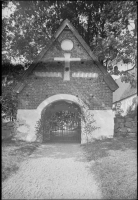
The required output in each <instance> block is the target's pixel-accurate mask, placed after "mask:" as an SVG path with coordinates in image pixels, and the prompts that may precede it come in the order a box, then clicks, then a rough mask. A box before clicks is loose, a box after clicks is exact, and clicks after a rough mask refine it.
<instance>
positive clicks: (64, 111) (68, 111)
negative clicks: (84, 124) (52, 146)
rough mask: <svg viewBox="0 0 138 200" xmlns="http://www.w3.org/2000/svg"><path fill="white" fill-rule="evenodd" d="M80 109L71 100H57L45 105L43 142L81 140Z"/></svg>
mask: <svg viewBox="0 0 138 200" xmlns="http://www.w3.org/2000/svg"><path fill="white" fill-rule="evenodd" d="M80 114H81V109H80V107H79V106H78V105H77V104H75V103H74V102H71V101H65V100H59V101H56V102H54V103H52V104H50V105H49V106H47V107H46V109H45V112H44V123H43V126H44V128H43V130H44V131H43V142H54V143H55V142H64V143H70V142H71V143H80V142H81V117H80V116H81V115H80Z"/></svg>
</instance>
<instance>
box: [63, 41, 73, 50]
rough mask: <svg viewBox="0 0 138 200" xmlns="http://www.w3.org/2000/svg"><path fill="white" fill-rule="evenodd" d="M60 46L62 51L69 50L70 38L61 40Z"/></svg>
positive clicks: (71, 46) (70, 45)
mask: <svg viewBox="0 0 138 200" xmlns="http://www.w3.org/2000/svg"><path fill="white" fill-rule="evenodd" d="M61 48H62V49H63V50H64V51H69V50H71V49H72V48H73V42H72V41H71V40H63V41H62V42H61Z"/></svg>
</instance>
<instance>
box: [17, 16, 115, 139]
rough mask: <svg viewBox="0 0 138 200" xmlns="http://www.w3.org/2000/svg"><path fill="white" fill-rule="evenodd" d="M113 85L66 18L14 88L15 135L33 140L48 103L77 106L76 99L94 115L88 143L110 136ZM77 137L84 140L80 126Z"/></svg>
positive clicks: (112, 125) (112, 119) (112, 120)
mask: <svg viewBox="0 0 138 200" xmlns="http://www.w3.org/2000/svg"><path fill="white" fill-rule="evenodd" d="M117 88H118V85H117V84H116V82H115V81H114V80H113V78H112V77H111V76H110V75H109V74H108V73H107V71H106V70H105V68H104V67H103V66H102V64H101V63H100V62H99V61H98V59H97V58H96V56H94V55H93V53H92V51H91V49H90V47H89V46H88V45H87V44H86V42H85V41H84V40H83V38H82V37H81V36H80V35H79V33H78V32H77V30H76V29H75V28H74V27H73V25H72V24H71V23H70V22H69V20H67V19H66V20H64V21H63V23H62V24H61V25H60V27H59V29H58V30H57V31H56V33H55V34H54V36H53V37H52V38H51V40H50V42H49V45H48V46H46V47H45V48H44V49H43V50H42V52H41V53H40V54H39V55H38V56H37V58H36V59H35V60H34V62H33V63H32V64H31V65H30V66H29V68H28V69H27V70H26V71H25V73H24V74H23V76H22V79H21V81H20V82H19V83H18V84H17V86H16V87H15V91H16V92H17V94H18V111H17V120H18V128H17V130H18V131H17V138H19V139H22V140H26V141H30V142H31V141H36V140H37V131H38V130H37V126H38V123H39V121H40V119H41V118H42V114H44V111H45V110H46V109H47V108H48V107H49V106H52V104H53V103H56V102H58V101H65V102H72V103H74V104H75V105H78V107H80V108H81V103H80V100H81V102H83V103H84V104H85V103H86V102H85V101H88V102H89V106H88V110H89V112H90V113H92V114H94V119H95V120H96V122H95V125H96V126H98V127H100V129H97V130H95V131H94V132H92V135H91V137H89V142H91V141H92V140H93V139H95V138H96V139H101V138H103V137H113V133H114V114H113V112H112V102H113V92H114V91H115V90H116V89H117ZM81 126H82V125H81ZM43 134H44V133H43ZM80 137H81V140H80V143H86V136H85V134H84V132H83V127H81V133H80ZM42 140H43V139H42Z"/></svg>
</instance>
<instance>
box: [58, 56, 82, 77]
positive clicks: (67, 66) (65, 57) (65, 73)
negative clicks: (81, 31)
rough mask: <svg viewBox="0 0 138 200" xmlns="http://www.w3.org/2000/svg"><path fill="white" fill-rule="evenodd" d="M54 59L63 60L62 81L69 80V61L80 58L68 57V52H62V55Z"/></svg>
mask: <svg viewBox="0 0 138 200" xmlns="http://www.w3.org/2000/svg"><path fill="white" fill-rule="evenodd" d="M54 60H55V61H65V67H64V79H63V80H64V81H69V80H70V61H80V60H81V58H70V53H64V57H63V58H60V57H56V58H54Z"/></svg>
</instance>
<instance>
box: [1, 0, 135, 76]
mask: <svg viewBox="0 0 138 200" xmlns="http://www.w3.org/2000/svg"><path fill="white" fill-rule="evenodd" d="M12 3H13V4H14V5H15V6H16V10H15V11H14V13H13V14H11V16H10V18H8V19H7V18H6V19H5V18H3V32H2V33H3V50H4V51H5V54H3V57H4V56H5V57H6V58H8V59H9V60H11V58H14V57H21V56H23V57H24V58H25V59H26V61H27V62H32V61H33V59H34V58H35V56H36V55H37V54H38V53H39V52H40V51H41V49H43V48H44V47H45V46H46V45H47V43H48V42H49V39H50V38H51V36H52V34H53V33H54V32H55V31H56V30H57V28H58V27H59V25H60V24H61V22H62V21H63V20H64V19H66V18H68V19H69V20H70V21H71V22H72V23H73V25H74V26H75V27H76V29H77V30H78V32H79V33H80V35H81V36H82V37H83V38H84V40H85V41H86V42H87V44H88V45H89V46H90V47H91V49H92V51H93V52H94V53H95V54H96V55H97V57H98V58H99V60H100V62H101V63H102V64H103V65H104V66H105V68H106V69H107V70H108V71H109V73H111V74H113V73H120V74H123V72H119V71H118V70H114V66H115V65H116V63H117V62H119V61H120V60H122V61H123V62H124V63H132V65H133V66H135V67H137V66H136V63H137V52H136V46H137V34H136V24H137V23H136V22H137V15H136V2H135V1H119V2H118V1H79V0H78V1H49V0H47V1H12ZM130 22H133V24H134V25H135V27H134V29H133V30H131V31H130V30H129V28H128V25H130ZM3 59H4V58H3ZM128 79H129V78H128Z"/></svg>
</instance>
